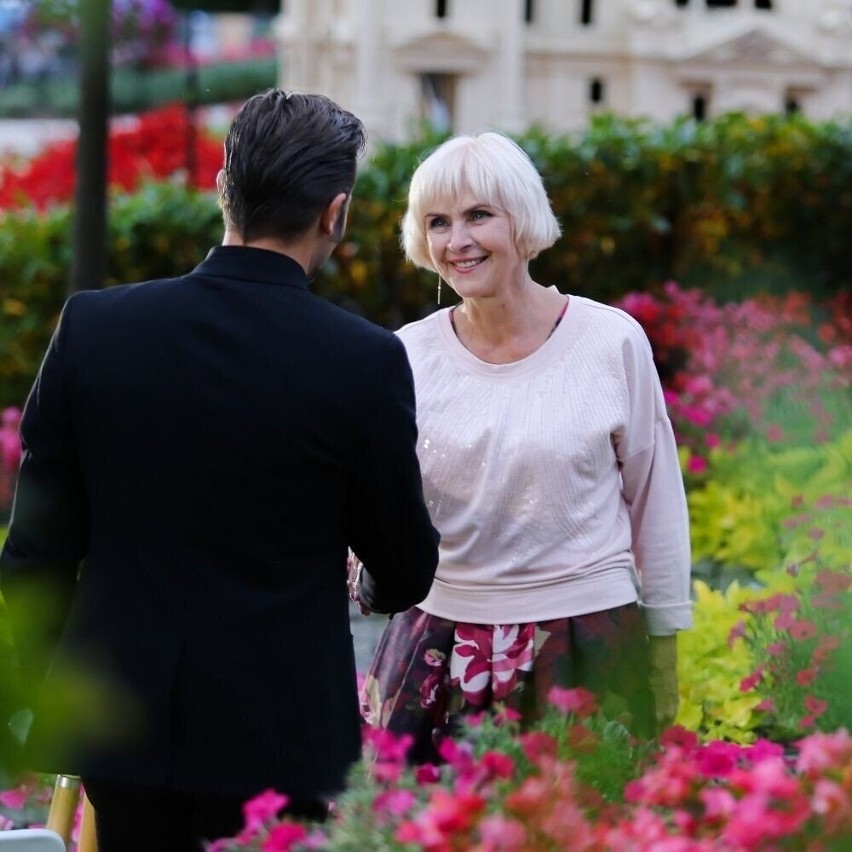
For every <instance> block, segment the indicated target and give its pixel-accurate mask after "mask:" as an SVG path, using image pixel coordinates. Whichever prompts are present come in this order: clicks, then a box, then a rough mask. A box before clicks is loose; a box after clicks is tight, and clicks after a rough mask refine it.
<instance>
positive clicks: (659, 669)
mask: <svg viewBox="0 0 852 852" xmlns="http://www.w3.org/2000/svg"><path fill="white" fill-rule="evenodd" d="M648 647H649V655H650V661H651V671H650V683H651V692H652V693H653V694H654V703H655V706H656V719H657V733H658V734H659V733H661V732H662V731H664V730H665V729H666V728H668V727H670V726H671V725H673V724H674V720H675V717H676V716H677V708H678V685H677V634H675V635H673V636H650V637H649V638H648Z"/></svg>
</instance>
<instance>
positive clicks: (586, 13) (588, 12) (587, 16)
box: [580, 0, 595, 27]
mask: <svg viewBox="0 0 852 852" xmlns="http://www.w3.org/2000/svg"><path fill="white" fill-rule="evenodd" d="M594 13H595V9H594V6H593V5H592V0H580V23H581V24H582V25H583V26H584V27H587V26H589V24H591V23H593V19H594Z"/></svg>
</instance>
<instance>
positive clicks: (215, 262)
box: [191, 246, 308, 289]
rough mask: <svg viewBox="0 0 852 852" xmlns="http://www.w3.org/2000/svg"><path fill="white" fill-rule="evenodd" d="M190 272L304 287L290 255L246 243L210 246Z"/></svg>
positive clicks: (302, 276) (304, 280) (305, 280)
mask: <svg viewBox="0 0 852 852" xmlns="http://www.w3.org/2000/svg"><path fill="white" fill-rule="evenodd" d="M191 274H192V275H204V276H206V277H211V278H236V279H239V280H243V281H253V282H260V283H263V284H285V285H288V286H290V287H302V288H305V289H307V287H308V277H307V275H306V274H305V270H304V269H303V268H302V267H301V266H300V265H299V264H298V263H296V261H295V260H293V258H291V257H288V256H287V255H286V254H281V253H280V252H277V251H269V250H268V249H260V248H250V247H249V246H214V247H213V248H212V249H210V251H209V253H208V254H207V257H206V258H205V259H204V260H203V261H202V262H201V263H199V264H198V266H196V267H195V269H194V270H193V271H192V273H191Z"/></svg>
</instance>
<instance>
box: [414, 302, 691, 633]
mask: <svg viewBox="0 0 852 852" xmlns="http://www.w3.org/2000/svg"><path fill="white" fill-rule="evenodd" d="M398 334H399V336H400V338H401V339H402V341H403V343H404V344H405V347H406V350H407V351H408V356H409V360H410V362H411V366H412V370H413V372H414V383H415V389H416V395H417V422H418V428H419V444H418V455H419V458H420V464H421V468H422V472H423V483H424V490H425V495H426V500H427V503H428V506H429V511H430V514H431V517H432V522H433V523H434V525H435V526H436V527H437V528H438V530H439V531H440V533H441V546H440V563H439V566H438V571H437V574H436V577H435V581H434V583H433V586H432V589H431V591H430V593H429V595H428V597H427V598H426V599H425V600H424V601H423V602H422V603H421V604H420V607H421V608H422V609H424V610H425V611H426V612H429V613H432V614H434V615H438V616H441V617H444V618H449V619H453V620H456V621H467V622H476V623H483V624H515V623H521V622H531V621H542V620H547V619H552V618H563V617H568V616H574V615H581V614H585V613H589V612H597V611H601V610H605V609H609V608H612V607H617V606H621V605H623V604H627V603H631V602H634V601H637V600H638V601H639V602H640V604H641V606H642V608H643V610H644V613H645V618H646V623H647V626H648V631H649V633H650V634H651V635H666V634H669V633H672V632H674V631H676V630H681V629H685V628H687V627H689V626H690V624H691V617H692V606H691V603H690V598H689V589H690V550H689V526H688V515H687V507H686V498H685V495H684V488H683V480H682V476H681V472H680V466H679V463H678V457H677V448H676V445H675V440H674V435H673V433H672V427H671V423H670V421H669V419H668V415H667V413H666V408H665V402H664V400H663V393H662V388H661V386H660V382H659V379H658V377H657V372H656V369H655V367H654V363H653V359H652V355H651V349H650V345H649V343H648V340H647V337H646V336H645V333H644V332H643V330H642V328H641V327H640V326H639V324H638V323H636V322H635V320H633V319H632V318H631V317H630V316H629V315H627V314H626V313H624V312H623V311H620V310H618V309H616V308H612V307H609V306H606V305H603V304H601V303H599V302H595V301H592V300H591V299H587V298H584V297H581V296H571V297H570V301H569V308H568V311H567V313H566V314H565V317H564V319H563V320H562V322H561V323H560V324H559V325H558V326H557V328H556V329H555V331H554V333H553V334H552V335H551V337H550V338H549V339H548V340H547V341H546V342H545V343H544V344H543V345H542V346H541V347H540V348H539V349H537V350H536V351H535V352H533V353H532V354H531V355H529V356H527V357H526V358H524V359H522V360H520V361H516V362H514V363H511V364H489V363H486V362H484V361H481V360H480V359H479V358H477V357H476V356H475V355H473V354H472V353H471V352H469V351H468V350H467V349H465V348H464V346H463V345H462V344H461V343H460V342H459V340H458V338H457V337H456V335H455V333H454V331H453V328H452V323H451V321H450V314H449V309H444V310H440V311H438V312H436V313H434V314H432V315H430V316H429V317H427V318H426V319H423V320H420V321H418V322H414V323H411V324H409V325H407V326H405V327H404V328H402V329H400V331H399V332H398Z"/></svg>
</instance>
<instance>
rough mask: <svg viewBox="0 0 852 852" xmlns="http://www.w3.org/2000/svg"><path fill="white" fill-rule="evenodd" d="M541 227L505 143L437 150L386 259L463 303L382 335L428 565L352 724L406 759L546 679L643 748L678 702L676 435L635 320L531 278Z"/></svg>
mask: <svg viewBox="0 0 852 852" xmlns="http://www.w3.org/2000/svg"><path fill="white" fill-rule="evenodd" d="M559 235H560V229H559V225H558V223H557V221H556V218H555V217H554V215H553V212H552V210H551V207H550V203H549V201H548V198H547V194H546V192H545V189H544V186H543V183H542V180H541V177H540V175H539V174H538V172H537V171H536V169H535V167H534V166H533V164H532V162H531V161H530V160H529V158H528V157H527V155H526V154H525V153H524V152H523V150H522V149H521V148H520V147H519V146H518V145H516V144H515V143H514V142H512V141H511V140H510V139H508V138H507V137H506V136H503V135H501V134H499V133H492V132H488V133H482V134H480V135H478V136H462V137H457V138H453V139H450V140H449V141H447V142H445V143H444V144H443V145H441V146H440V147H439V148H437V149H436V150H435V151H434V152H433V153H432V154H431V155H430V156H429V157H428V158H426V159H425V160H424V161H423V162H422V163H421V164H420V166H419V167H418V168H417V170H416V171H415V172H414V175H413V177H412V180H411V185H410V191H409V198H408V210H407V212H406V214H405V217H404V219H403V224H402V241H403V246H404V250H405V253H406V255H407V257H408V259H410V260H411V261H412V262H413V263H415V264H417V265H418V266H420V267H423V268H426V269H430V270H432V271H435V272H437V273H438V276H439V278H438V299H439V302H440V296H441V282H442V280H443V282H446V284H448V285H449V286H450V287H452V289H453V290H454V291H455V292H456V293H457V294H458V296H460V297H461V301H460V303H458V304H456V305H454V306H453V307H445V308H443V309H441V310H438V311H437V312H435V313H433V314H431V315H430V316H428V317H427V318H426V319H423V320H420V321H419V322H414V323H411V324H410V325H407V326H405V327H404V328H402V329H401V330H400V331H399V336H400V337H401V339H402V341H403V342H404V344H405V347H406V349H407V351H408V356H409V359H410V361H411V366H412V369H413V372H414V380H415V388H416V394H417V421H418V427H419V433H420V437H419V449H418V454H419V458H420V464H421V468H422V471H423V480H424V488H425V494H426V499H427V504H428V506H429V511H430V514H431V517H432V522H433V524H434V525H435V526H436V527H437V528H438V530H439V531H440V533H441V545H440V563H439V566H438V571H437V574H436V577H435V580H434V583H433V585H432V589H431V591H430V593H429V595H428V597H427V598H426V599H425V600H424V601H422V602H421V603H420V604H419V605H418V606H416V607H414V608H412V609H409V610H407V611H406V612H404V613H400V614H397V615H396V616H395V617H394V618H393V619H392V620H391V621H390V622H389V624H388V626H387V628H386V630H385V632H384V634H383V637H382V639H381V640H380V643H379V646H378V649H377V651H376V655H375V658H374V660H373V662H372V665H371V667H370V670H369V672H368V674H367V676H366V680H365V683H364V689H363V693H362V711H363V713H364V716H365V718H366V719H367V721H368V722H370V723H372V724H374V725H378V726H382V727H386V728H388V729H390V730H391V731H393V732H395V733H398V734H403V733H408V734H412V735H413V736H414V738H415V741H414V745H413V747H412V750H411V752H410V755H411V757H412V759H413V760H429V759H434V748H433V747H434V744H435V743H436V742H437V740H438V739H439V738H440V736H441V735H442V734H443V733H445V732H447V731H448V730H452V728H453V726H454V722H455V721H456V720H457V719H458V717H459V715H460V714H463V713H469V712H474V711H480V710H483V709H487V708H492V709H498V710H499V709H500V708H504V707H510V708H512V709H514V710H515V711H517V712H519V713H520V714H521V716H522V717H523V718H525V719H528V720H529V719H533V718H535V717H536V716H537V715H538V714H539V713H540V712H541V711H542V710H543V708H544V706H545V704H546V703H547V694H548V692H549V690H550V687H552V686H560V687H564V688H570V687H575V686H583V687H585V688H587V689H589V690H591V691H593V692H594V693H595V694H596V695H597V696H598V699H599V700H600V701H602V702H604V706H605V707H606V708H607V710H608V711H609V712H610V713H613V714H617V715H619V716H620V717H621V718H623V719H625V720H626V721H627V724H628V727H630V728H631V730H632V731H634V733H636V734H638V735H643V736H651V735H653V733H654V731H655V729H656V728H658V727H659V726H660V725H666V724H668V723H670V722H671V721H672V720H673V718H674V715H675V712H676V709H677V679H676V644H675V642H676V633H677V631H679V630H683V629H685V628H688V627H689V626H690V624H691V616H692V608H691V603H690V597H689V588H690V580H689V578H690V552H689V529H688V516H687V508H686V500H685V496H684V488H683V481H682V477H681V472H680V467H679V464H678V456H677V450H676V446H675V440H674V436H673V433H672V428H671V424H670V422H669V419H668V416H667V413H666V407H665V403H664V401H663V393H662V389H661V386H660V382H659V379H658V376H657V372H656V369H655V366H654V362H653V358H652V354H651V349H650V346H649V343H648V340H647V338H646V336H645V334H644V332H643V331H642V329H641V327H640V326H639V325H638V324H637V323H636V322H635V321H634V320H633V319H632V318H631V317H629V316H628V315H627V314H625V313H623V312H622V311H620V310H617V309H615V308H612V307H609V306H607V305H603V304H600V303H599V302H595V301H592V300H591V299H588V298H585V297H583V296H576V295H566V294H564V293H562V292H560V291H559V290H558V289H557V288H556V287H555V286H544V285H542V284H538V283H537V282H535V281H533V280H532V278H531V277H530V274H529V271H528V264H529V261H530V260H531V259H532V258H534V257H535V256H536V255H537V254H538V253H539V252H541V251H542V250H543V249H546V248H549V247H550V246H552V245H553V243H554V242H555V241H556V240H557V239H558V237H559ZM655 699H656V701H655ZM655 704H656V711H655V709H654V707H655Z"/></svg>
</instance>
